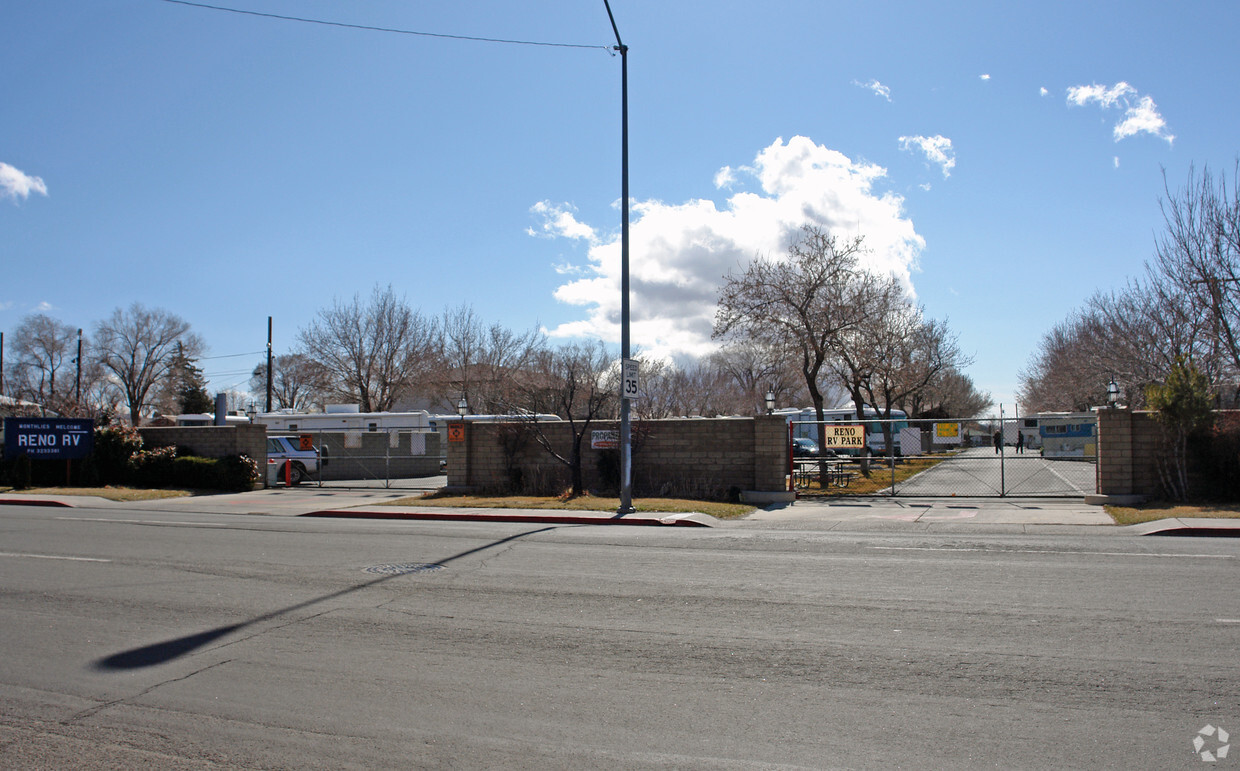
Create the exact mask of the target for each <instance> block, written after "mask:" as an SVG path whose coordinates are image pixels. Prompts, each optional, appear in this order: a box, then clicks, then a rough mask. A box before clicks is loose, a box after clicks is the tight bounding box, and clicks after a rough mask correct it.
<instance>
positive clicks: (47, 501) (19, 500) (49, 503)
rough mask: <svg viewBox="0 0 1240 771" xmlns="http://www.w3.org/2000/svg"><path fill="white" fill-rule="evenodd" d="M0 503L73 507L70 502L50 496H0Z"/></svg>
mask: <svg viewBox="0 0 1240 771" xmlns="http://www.w3.org/2000/svg"><path fill="white" fill-rule="evenodd" d="M0 504H8V505H10V506H56V507H58V508H62V509H71V508H73V504H72V503H65V502H64V501H57V500H53V499H51V498H45V499H40V498H0Z"/></svg>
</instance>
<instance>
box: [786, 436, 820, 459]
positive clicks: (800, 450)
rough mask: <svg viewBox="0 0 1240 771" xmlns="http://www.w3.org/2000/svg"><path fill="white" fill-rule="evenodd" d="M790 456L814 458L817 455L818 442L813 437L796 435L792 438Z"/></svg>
mask: <svg viewBox="0 0 1240 771" xmlns="http://www.w3.org/2000/svg"><path fill="white" fill-rule="evenodd" d="M792 457H794V458H816V457H818V443H817V442H815V441H814V440H813V439H809V438H806V437H803V436H798V437H796V438H794V439H793V440H792Z"/></svg>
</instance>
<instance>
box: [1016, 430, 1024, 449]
mask: <svg viewBox="0 0 1240 771" xmlns="http://www.w3.org/2000/svg"><path fill="white" fill-rule="evenodd" d="M1024 452H1025V434H1024V432H1023V431H1017V432H1016V454H1017V455H1023V454H1024Z"/></svg>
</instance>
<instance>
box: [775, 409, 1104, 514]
mask: <svg viewBox="0 0 1240 771" xmlns="http://www.w3.org/2000/svg"><path fill="white" fill-rule="evenodd" d="M1097 436H1098V425H1097V418H1096V416H1094V415H1092V414H1073V413H1063V414H1054V415H1037V416H1032V417H1025V418H989V419H982V420H975V419H970V420H911V419H904V418H899V419H894V420H850V419H848V418H847V417H839V418H836V419H834V420H830V421H824V422H822V423H818V422H815V421H799V420H794V421H789V445H790V453H789V454H790V464H789V478H790V483H791V484H792V485H793V486H794V487H795V488H796V489H797V490H798V491H799V492H800V493H801V494H803V495H890V496H908V497H953V496H961V497H965V496H977V497H1006V496H1017V497H1048V498H1076V497H1082V496H1084V495H1087V494H1090V493H1093V492H1094V490H1095V487H1096V483H1095V476H1096V475H1095V465H1096V459H1097V442H1098V438H1097ZM806 440H808V441H809V442H812V445H811V444H809V443H807V441H806Z"/></svg>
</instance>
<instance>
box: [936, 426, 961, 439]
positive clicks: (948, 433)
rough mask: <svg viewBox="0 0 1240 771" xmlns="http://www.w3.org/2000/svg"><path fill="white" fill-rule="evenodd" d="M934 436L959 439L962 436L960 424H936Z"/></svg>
mask: <svg viewBox="0 0 1240 771" xmlns="http://www.w3.org/2000/svg"><path fill="white" fill-rule="evenodd" d="M934 435H935V436H941V437H944V438H948V437H951V438H955V437H958V436H960V424H959V423H935V424H934Z"/></svg>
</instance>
